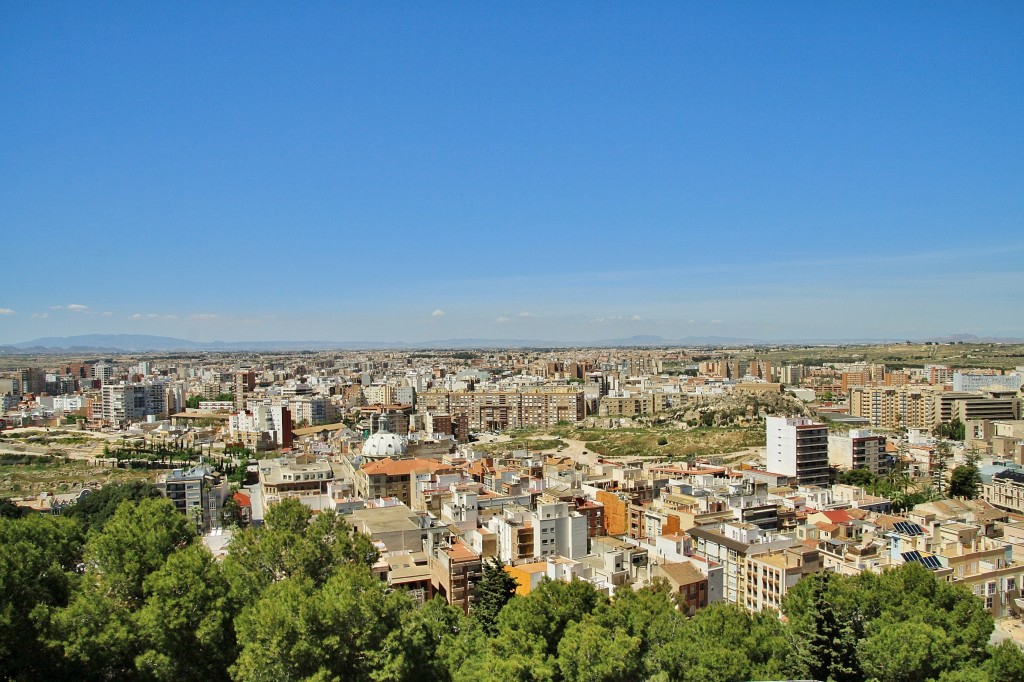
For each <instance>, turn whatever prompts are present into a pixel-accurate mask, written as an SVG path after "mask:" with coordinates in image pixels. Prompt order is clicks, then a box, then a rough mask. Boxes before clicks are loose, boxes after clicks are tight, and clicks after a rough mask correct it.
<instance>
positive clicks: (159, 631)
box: [134, 544, 235, 681]
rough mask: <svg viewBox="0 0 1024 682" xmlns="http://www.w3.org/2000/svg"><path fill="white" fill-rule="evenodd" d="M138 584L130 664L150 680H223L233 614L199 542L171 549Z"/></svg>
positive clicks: (230, 655)
mask: <svg viewBox="0 0 1024 682" xmlns="http://www.w3.org/2000/svg"><path fill="white" fill-rule="evenodd" d="M143 587H144V590H145V592H146V603H145V605H144V606H143V607H142V609H141V610H140V611H139V612H138V613H137V614H136V616H135V618H134V621H135V623H136V624H137V626H138V628H139V632H140V634H141V637H142V640H143V647H144V651H143V652H142V653H141V654H139V655H138V656H137V657H136V659H135V664H136V667H137V668H138V669H139V670H140V671H143V672H144V673H145V674H146V676H147V677H150V678H152V679H155V680H168V681H170V680H186V681H187V680H196V681H198V680H209V679H225V678H226V677H227V672H228V666H229V665H230V664H231V662H232V661H233V660H234V656H235V637H234V627H233V624H232V620H233V616H234V613H233V611H232V607H231V604H230V602H229V601H228V598H227V593H228V585H227V580H226V579H225V578H224V575H223V572H222V571H221V568H220V565H219V564H218V563H217V562H216V561H215V560H214V559H213V556H212V555H211V554H210V552H209V551H207V549H206V548H205V547H203V546H202V545H200V544H193V545H190V546H189V547H186V548H185V549H183V550H181V551H178V552H174V553H173V554H171V555H170V556H169V557H168V559H167V561H166V563H165V564H164V565H163V566H162V567H161V568H159V569H158V570H157V571H155V572H154V573H152V574H150V575H149V576H148V577H147V578H146V580H145V582H144V584H143Z"/></svg>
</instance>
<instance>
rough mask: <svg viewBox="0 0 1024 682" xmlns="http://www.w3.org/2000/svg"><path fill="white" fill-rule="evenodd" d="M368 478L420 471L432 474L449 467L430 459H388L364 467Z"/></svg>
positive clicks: (404, 474) (369, 463)
mask: <svg viewBox="0 0 1024 682" xmlns="http://www.w3.org/2000/svg"><path fill="white" fill-rule="evenodd" d="M361 468H362V470H363V472H364V473H366V474H367V475H368V476H375V475H380V474H383V475H385V476H406V475H408V474H411V473H413V472H414V471H415V472H419V471H429V472H431V473H433V472H435V471H437V470H439V469H447V468H448V465H446V464H443V463H441V462H437V461H434V460H430V459H418V458H416V459H391V458H390V457H386V458H384V459H382V460H380V461H377V462H368V463H366V464H364V465H363V466H362V467H361Z"/></svg>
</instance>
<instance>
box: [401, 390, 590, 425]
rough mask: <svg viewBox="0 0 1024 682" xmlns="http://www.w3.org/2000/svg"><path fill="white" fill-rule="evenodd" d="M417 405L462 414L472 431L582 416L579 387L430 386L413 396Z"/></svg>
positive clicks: (557, 420)
mask: <svg viewBox="0 0 1024 682" xmlns="http://www.w3.org/2000/svg"><path fill="white" fill-rule="evenodd" d="M416 401H417V405H418V406H419V409H420V410H422V411H427V412H438V413H444V414H450V415H452V417H453V418H456V419H457V418H460V417H466V418H467V419H468V421H469V428H470V430H472V431H490V430H504V429H508V428H520V427H526V426H554V425H555V424H557V423H558V422H563V421H564V422H578V421H582V420H583V418H584V416H585V401H584V395H583V391H582V390H579V389H576V388H574V387H571V386H554V387H545V388H537V389H531V390H525V389H524V390H519V391H445V390H430V391H424V392H423V393H420V394H419V395H417V397H416Z"/></svg>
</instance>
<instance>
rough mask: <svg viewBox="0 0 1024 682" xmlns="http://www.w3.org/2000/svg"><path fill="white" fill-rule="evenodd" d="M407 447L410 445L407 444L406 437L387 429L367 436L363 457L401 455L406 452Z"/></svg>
mask: <svg viewBox="0 0 1024 682" xmlns="http://www.w3.org/2000/svg"><path fill="white" fill-rule="evenodd" d="M407 449H408V446H406V444H405V439H404V438H402V437H401V436H399V435H397V434H394V433H388V432H386V431H379V432H377V433H375V434H373V435H372V436H370V437H369V438H367V439H366V442H365V443H363V457H371V458H378V457H379V458H383V457H401V456H402V455H404V454H405V453H406V450H407Z"/></svg>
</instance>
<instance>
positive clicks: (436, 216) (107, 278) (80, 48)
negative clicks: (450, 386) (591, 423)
mask: <svg viewBox="0 0 1024 682" xmlns="http://www.w3.org/2000/svg"><path fill="white" fill-rule="evenodd" d="M0 101H3V102H4V105H3V106H0V235H2V236H0V255H2V256H3V257H2V258H0V261H2V262H3V272H4V274H5V277H4V280H5V286H4V287H3V288H2V289H0V343H7V342H17V341H24V340H28V339H31V338H35V337H38V336H48V335H70V334H80V333H96V332H99V333H121V332H126V333H152V334H163V335H171V336H180V337H185V338H191V339H196V340H213V339H224V340H242V339H249V340H257V339H259V340H263V339H266V340H275V339H278V340H283V339H317V340H339V341H340V340H387V341H391V340H405V341H415V340H430V339H444V338H456V337H474V338H530V339H541V340H598V339H607V338H617V337H623V336H630V335H634V334H657V335H661V336H664V337H667V338H678V337H683V336H691V335H709V334H713V335H719V336H741V337H749V338H762V339H780V338H789V339H791V338H798V337H802V338H808V337H811V338H867V337H882V336H884V337H926V336H932V335H940V334H947V333H960V332H972V333H976V334H986V335H987V334H992V335H999V336H1024V312H1022V311H1024V308H1022V305H1021V303H1022V302H1024V293H1022V292H1024V267H1022V266H1021V262H1022V258H1024V4H1022V3H1019V2H1006V3H998V2H989V3H971V4H968V3H944V2H927V3H895V4H883V3H877V4H868V3H852V2H845V3H840V2H809V3H799V2H790V3H743V2H734V3H701V4H689V3H641V4H639V5H638V4H635V3H568V2H566V3H501V4H499V3H444V2H442V3H316V2H299V3H287V4H286V3H277V4H273V3H240V2H234V3H231V2H224V3H188V2H176V3H99V2H96V3H70V2H61V3H48V2H33V3H4V4H2V5H0Z"/></svg>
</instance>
